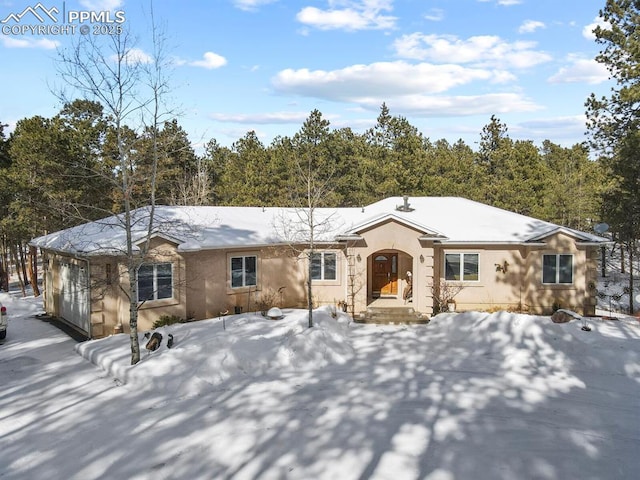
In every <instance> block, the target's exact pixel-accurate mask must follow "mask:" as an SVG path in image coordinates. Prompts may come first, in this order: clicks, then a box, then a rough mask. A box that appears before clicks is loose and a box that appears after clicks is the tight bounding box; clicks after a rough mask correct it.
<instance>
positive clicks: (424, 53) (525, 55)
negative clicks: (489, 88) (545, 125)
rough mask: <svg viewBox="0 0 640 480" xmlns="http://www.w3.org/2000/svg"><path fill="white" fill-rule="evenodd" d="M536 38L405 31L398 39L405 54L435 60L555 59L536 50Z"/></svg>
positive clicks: (524, 62) (505, 64) (519, 64)
mask: <svg viewBox="0 0 640 480" xmlns="http://www.w3.org/2000/svg"><path fill="white" fill-rule="evenodd" d="M536 45H537V44H536V43H535V42H523V41H519V42H514V43H508V42H505V41H504V40H502V39H501V38H500V37H498V36H494V35H479V36H475V37H469V38H468V39H466V40H461V39H459V38H458V37H456V36H455V35H435V34H432V35H425V34H423V33H412V34H410V35H403V36H402V37H400V38H399V39H396V41H395V42H394V45H393V46H394V48H395V49H396V54H397V55H398V56H399V57H402V58H410V59H415V60H431V61H435V62H450V63H457V64H463V63H469V64H475V65H481V66H494V67H501V68H509V67H510V68H528V67H532V66H535V65H538V64H541V63H545V62H548V61H550V60H551V56H550V55H549V54H547V53H545V52H542V51H537V50H534V48H535V47H536Z"/></svg>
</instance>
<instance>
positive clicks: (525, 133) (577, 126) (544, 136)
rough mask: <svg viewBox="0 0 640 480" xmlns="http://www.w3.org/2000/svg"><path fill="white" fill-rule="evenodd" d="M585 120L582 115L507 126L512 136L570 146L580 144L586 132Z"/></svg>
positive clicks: (536, 120) (535, 120)
mask: <svg viewBox="0 0 640 480" xmlns="http://www.w3.org/2000/svg"><path fill="white" fill-rule="evenodd" d="M586 123H587V118H586V117H585V116H584V115H571V116H560V117H553V118H538V119H534V120H528V121H523V122H520V123H516V124H510V125H509V132H510V133H511V134H512V136H522V137H524V138H526V139H528V140H538V141H543V140H548V139H553V143H556V144H560V145H563V144H564V145H566V146H571V145H575V144H576V143H579V142H580V140H579V139H580V138H581V137H584V135H585V131H586Z"/></svg>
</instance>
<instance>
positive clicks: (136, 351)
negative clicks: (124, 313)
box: [129, 263, 140, 365]
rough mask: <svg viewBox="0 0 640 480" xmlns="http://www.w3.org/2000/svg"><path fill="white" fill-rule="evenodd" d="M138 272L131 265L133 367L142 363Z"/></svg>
mask: <svg viewBox="0 0 640 480" xmlns="http://www.w3.org/2000/svg"><path fill="white" fill-rule="evenodd" d="M137 274H138V271H137V268H136V266H135V265H134V264H133V263H131V264H130V265H129V296H130V298H129V340H130V343H131V365H135V364H136V363H138V362H139V361H140V342H139V341H138V275H137Z"/></svg>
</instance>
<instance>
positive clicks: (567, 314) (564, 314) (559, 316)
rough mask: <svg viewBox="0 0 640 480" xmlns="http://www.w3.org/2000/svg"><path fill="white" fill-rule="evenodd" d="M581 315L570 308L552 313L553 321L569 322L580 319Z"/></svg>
mask: <svg viewBox="0 0 640 480" xmlns="http://www.w3.org/2000/svg"><path fill="white" fill-rule="evenodd" d="M580 318H581V317H580V315H578V314H577V313H575V312H571V311H569V310H556V311H555V312H553V315H551V321H552V322H553V323H567V322H570V321H571V320H579V319H580Z"/></svg>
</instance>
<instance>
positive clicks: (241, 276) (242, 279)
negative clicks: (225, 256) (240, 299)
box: [231, 255, 258, 288]
mask: <svg viewBox="0 0 640 480" xmlns="http://www.w3.org/2000/svg"><path fill="white" fill-rule="evenodd" d="M257 260H258V259H257V257H256V256H255V255H248V256H242V257H231V288H241V287H254V286H256V284H257V279H258V275H257V264H258V261H257Z"/></svg>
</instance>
